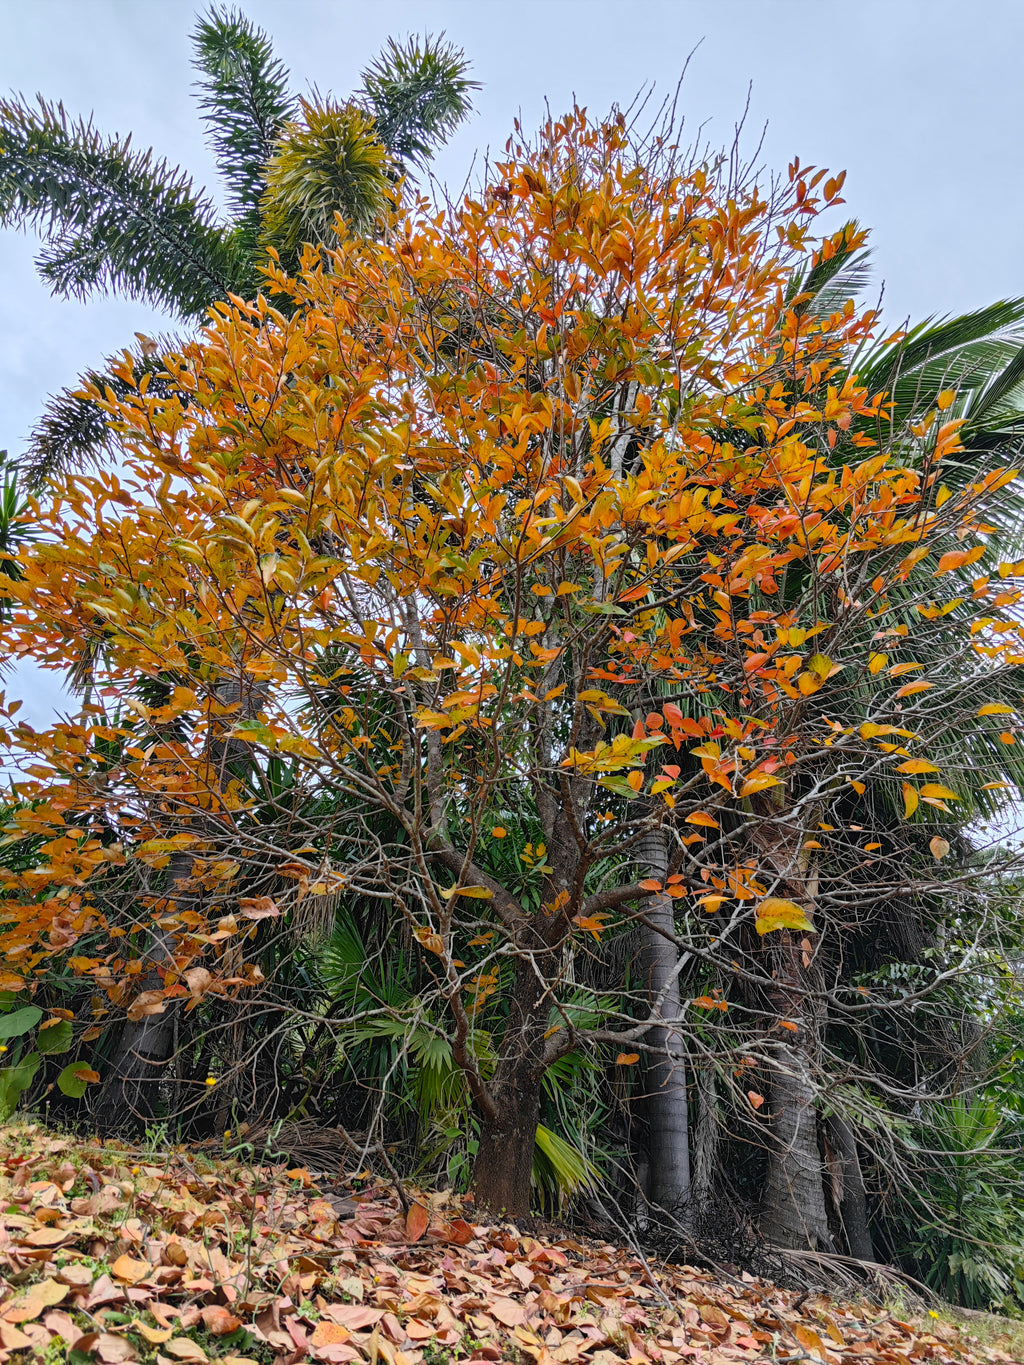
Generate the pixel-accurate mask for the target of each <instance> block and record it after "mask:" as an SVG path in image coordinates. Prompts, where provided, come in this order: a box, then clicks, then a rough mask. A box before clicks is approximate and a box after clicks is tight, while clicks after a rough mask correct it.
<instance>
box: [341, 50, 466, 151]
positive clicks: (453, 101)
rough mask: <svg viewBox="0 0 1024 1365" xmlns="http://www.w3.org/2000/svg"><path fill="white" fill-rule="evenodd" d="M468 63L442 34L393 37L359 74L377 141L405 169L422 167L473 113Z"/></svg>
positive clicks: (460, 52)
mask: <svg viewBox="0 0 1024 1365" xmlns="http://www.w3.org/2000/svg"><path fill="white" fill-rule="evenodd" d="M468 70H469V63H468V62H467V61H466V58H465V56H464V54H463V52H462V49H461V48H457V47H455V45H454V44H452V43H447V42H445V41H444V34H443V33H441V34H439V35H438V36H437V37H436V38H432V37H431V36H430V35H429V34H428V35H427V36H426V37H425V38H424V39H423V41H422V43H421V42H420V40H419V39H418V38H409V39H408V40H407V41H406V42H405V43H397V42H396V41H395V40H394V39H393V38H391V39H389V40H388V45H387V47H386V48H385V49H384V51H383V52H382V53H381V54H380V56H379V57H378V58H377V60H376V61H375V62H374V63H373V65H372V66H369V67H367V69H366V70H365V71H364V72H363V95H364V98H365V100H366V103H367V106H368V108H369V109H370V110H371V111H372V113H373V117H374V121H375V123H376V126H377V136H378V137H379V138H380V140H381V142H383V144H384V146H385V147H386V148H387V150H388V152H389V153H390V155H391V156H392V157H394V158H395V160H396V161H398V162H399V163H400V164H401V165H402V166H403V167H409V166H415V165H422V164H423V163H424V162H426V161H428V160H429V159H430V157H431V156H432V155H433V149H434V148H435V147H436V146H437V145H438V144H439V143H443V142H445V141H446V140H447V139H448V138H449V137H450V136H451V134H452V133H453V132H454V131H455V129H456V128H457V127H458V126H459V124H460V123H461V122H462V120H463V119H464V118H466V116H467V115H468V114H469V113H470V111H471V110H472V108H473V102H472V92H473V91H474V90H479V89H480V84H479V82H478V81H471V80H470V79H469V78H468V76H467V74H466V73H467V72H468Z"/></svg>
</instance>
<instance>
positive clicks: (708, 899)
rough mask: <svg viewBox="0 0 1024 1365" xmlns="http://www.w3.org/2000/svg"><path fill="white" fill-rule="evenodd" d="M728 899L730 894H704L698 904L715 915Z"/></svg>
mask: <svg viewBox="0 0 1024 1365" xmlns="http://www.w3.org/2000/svg"><path fill="white" fill-rule="evenodd" d="M728 899H729V897H728V896H702V897H701V899H700V900H699V901H698V902H697V904H698V905H699V906H700V907H701V909H702V910H706V911H707V913H708V914H709V915H713V914H714V913H715V912H716V910H718V909H720V907H721V906H723V905H724V904H725V902H726V901H727V900H728Z"/></svg>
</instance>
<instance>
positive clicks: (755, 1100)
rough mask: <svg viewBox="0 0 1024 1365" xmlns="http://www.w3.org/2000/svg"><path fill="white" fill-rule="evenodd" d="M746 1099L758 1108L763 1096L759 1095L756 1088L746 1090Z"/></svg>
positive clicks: (762, 1101)
mask: <svg viewBox="0 0 1024 1365" xmlns="http://www.w3.org/2000/svg"><path fill="white" fill-rule="evenodd" d="M747 1099H748V1100H749V1101H750V1103H751V1104H752V1105H753V1106H754V1108H755V1109H760V1108H761V1105H762V1104H764V1096H763V1095H759V1094H758V1093H757V1091H756V1090H748V1091H747Z"/></svg>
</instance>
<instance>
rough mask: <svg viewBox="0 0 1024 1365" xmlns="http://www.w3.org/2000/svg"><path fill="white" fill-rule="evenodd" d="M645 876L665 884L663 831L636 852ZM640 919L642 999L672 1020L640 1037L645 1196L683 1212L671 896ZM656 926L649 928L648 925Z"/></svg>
mask: <svg viewBox="0 0 1024 1365" xmlns="http://www.w3.org/2000/svg"><path fill="white" fill-rule="evenodd" d="M640 856H641V858H642V860H643V862H644V865H645V868H646V871H647V875H648V876H650V877H653V878H654V879H655V880H657V881H660V882H662V883H664V881H665V878H666V877H667V876H668V861H669V858H668V839H667V837H666V835H665V832H664V830H660V829H656V830H653V831H652V832H651V833H650V834H649V835H648V836H647V838H646V839H645V840H644V844H643V847H642V851H641V855H640ZM645 914H646V918H647V919H648V920H649V921H650V924H642V925H641V926H640V930H641V935H642V937H641V955H642V962H643V972H644V982H645V985H646V988H647V1001H648V1005H649V1007H651V1008H653V1007H654V1005H655V1003H656V1002H658V1000H659V998H660V1006H659V1009H658V1012H659V1014H660V1016H661V1017H662V1018H663V1019H666V1020H669V1021H673V1022H672V1023H671V1024H669V1025H668V1026H664V1027H661V1026H659V1027H655V1028H652V1029H651V1030H650V1031H649V1032H648V1034H647V1036H646V1039H645V1041H646V1042H647V1043H648V1044H650V1046H651V1047H652V1048H654V1049H656V1051H655V1052H653V1053H648V1061H647V1066H646V1089H647V1116H648V1126H649V1138H648V1149H649V1158H650V1177H649V1187H648V1199H649V1201H650V1202H651V1203H652V1204H654V1205H656V1206H657V1207H658V1208H660V1209H664V1210H665V1211H666V1212H668V1213H672V1214H675V1215H677V1216H679V1215H682V1214H683V1213H684V1211H685V1209H686V1205H687V1203H688V1201H689V1198H690V1142H689V1117H688V1110H687V1102H686V1050H685V1048H684V1045H683V1041H682V1037H681V1036H680V1032H679V1027H678V1023H676V1022H674V1021H678V1020H679V1019H680V1018H681V1016H682V1001H681V998H680V991H679V976H678V974H677V973H676V966H677V963H678V960H679V959H678V954H677V950H676V946H675V944H674V943H673V942H672V941H671V940H670V939H668V938H665V937H664V935H663V934H660V933H659V932H658V927H660V928H662V929H664V930H665V932H666V933H668V934H674V933H675V912H674V902H673V900H672V898H671V897H670V896H663V895H654V896H651V898H650V899H649V901H648V902H647V906H646V910H645ZM652 925H653V926H657V927H651V926H652Z"/></svg>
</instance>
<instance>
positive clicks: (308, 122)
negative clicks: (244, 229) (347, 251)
mask: <svg viewBox="0 0 1024 1365" xmlns="http://www.w3.org/2000/svg"><path fill="white" fill-rule="evenodd" d="M302 114H303V119H302V121H301V122H298V121H295V122H291V123H289V124H287V125H286V126H285V129H284V131H283V132H282V134H281V137H280V138H279V140H278V143H277V147H276V148H275V151H274V155H273V156H272V157H271V159H270V161H269V162H268V164H267V168H266V177H267V189H266V193H265V194H264V196H263V203H262V208H263V242H264V244H265V245H267V246H272V247H274V248H275V249H276V250H277V251H278V252H279V253H280V255H281V258H282V261H283V262H284V264H285V265H294V264H295V263H296V262H297V260H298V257H299V254H300V252H301V250H302V246H303V244H304V243H306V242H311V243H312V244H313V245H314V246H331V245H332V244H333V243H334V241H335V235H334V224H335V218H336V216H337V215H338V214H339V213H340V214H341V215H342V217H344V218H346V219H347V220H348V221H349V222H351V224H352V225H353V227H354V228H355V229H356V231H365V230H367V229H368V228H370V227H371V226H372V224H373V223H374V222H375V221H376V220H377V218H378V217H379V215H380V214H381V212H382V211H383V208H384V204H385V200H386V197H387V194H388V191H389V189H390V183H391V182H390V179H389V177H388V173H387V153H386V152H385V150H384V147H383V145H382V143H381V142H380V140H379V139H378V137H377V134H376V130H375V128H374V123H373V119H372V118H371V117H370V115H369V114H367V113H366V112H365V111H364V110H362V109H360V108H359V106H358V105H355V104H334V103H332V102H330V101H326V102H322V103H316V102H313V101H307V100H303V101H302Z"/></svg>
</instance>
